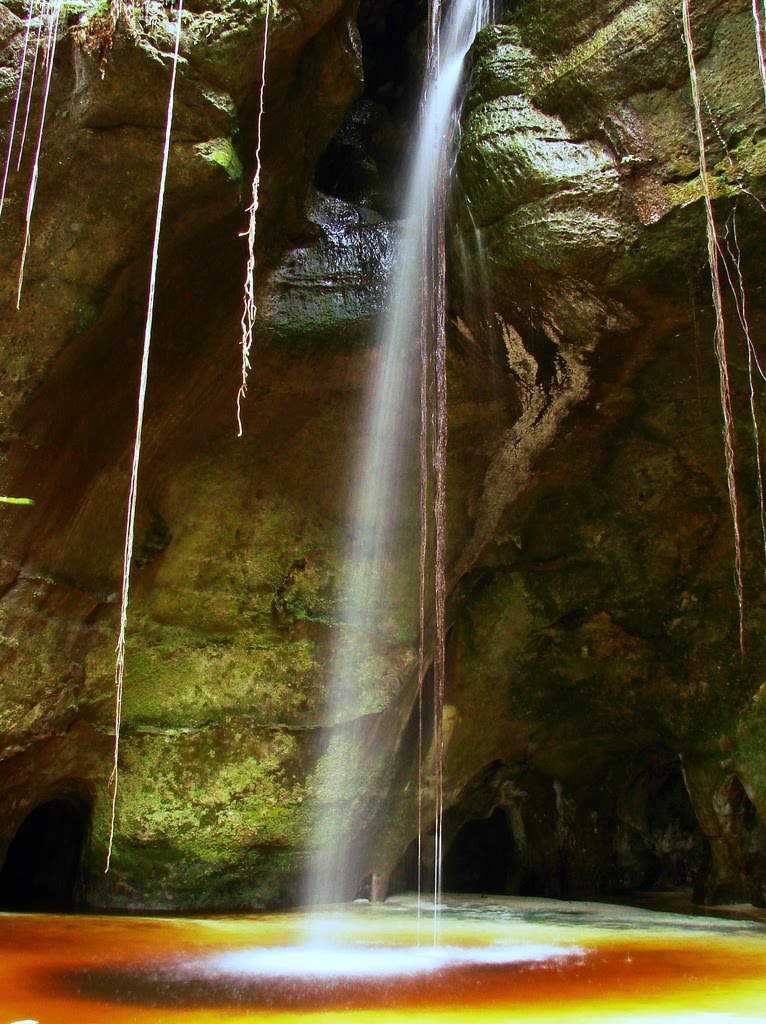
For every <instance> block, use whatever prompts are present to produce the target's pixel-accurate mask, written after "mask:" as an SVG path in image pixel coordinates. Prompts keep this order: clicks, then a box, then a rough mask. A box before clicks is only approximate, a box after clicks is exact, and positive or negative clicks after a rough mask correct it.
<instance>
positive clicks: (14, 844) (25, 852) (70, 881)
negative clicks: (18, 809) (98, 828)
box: [0, 797, 90, 911]
mask: <svg viewBox="0 0 766 1024" xmlns="http://www.w3.org/2000/svg"><path fill="white" fill-rule="evenodd" d="M89 821H90V812H89V809H88V807H87V805H86V804H85V803H84V801H82V800H79V799H76V798H72V797H66V798H61V797H58V798H56V799H53V800H48V801H47V802H46V803H44V804H40V806H39V807H36V808H35V809H34V810H33V811H32V812H31V813H30V814H28V815H27V817H26V818H25V819H24V821H23V822H22V823H21V826H20V827H19V830H18V831H17V833H16V835H15V836H14V837H13V839H12V841H11V844H10V846H9V847H8V852H7V854H6V857H5V863H4V864H3V867H2V870H0V909H2V910H34V911H61V910H72V909H73V908H74V907H75V906H76V905H77V904H78V902H80V897H81V895H82V888H83V884H82V871H81V866H82V856H83V848H84V845H85V839H86V836H87V834H88V830H89Z"/></svg>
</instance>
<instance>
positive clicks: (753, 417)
mask: <svg viewBox="0 0 766 1024" xmlns="http://www.w3.org/2000/svg"><path fill="white" fill-rule="evenodd" d="M731 223H732V236H731V239H730V238H729V233H728V230H727V233H726V248H727V250H728V253H729V257H730V259H731V262H732V264H733V266H734V269H735V270H736V274H737V282H736V287H735V284H734V281H733V280H732V278H731V274H730V273H729V268H728V266H727V264H726V263H725V262H724V266H725V267H726V276H727V277H728V279H729V286H730V288H731V292H732V295H733V296H734V303H735V306H736V309H737V317H738V319H739V322H740V326H741V327H742V333H743V334H744V335H745V341H746V342H747V379H748V385H749V397H750V422H751V424H752V428H753V443H754V445H755V465H756V470H757V477H758V509H759V513H760V520H761V540H762V544H763V557H764V571H765V572H766V509H765V508H764V489H763V488H764V484H763V455H762V452H761V435H760V428H759V424H758V408H757V403H756V396H755V371H756V370H757V371H758V373H759V374H760V376H761V378H762V379H766V378H764V373H763V368H762V367H761V364H760V361H759V359H758V352H757V351H756V348H755V343H754V342H753V336H752V334H751V332H750V322H749V320H748V316H747V299H746V296H745V278H744V275H743V273H742V250H741V249H740V246H739V239H738V237H737V208H736V206H735V208H734V210H733V212H732V217H731Z"/></svg>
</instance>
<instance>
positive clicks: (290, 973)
mask: <svg viewBox="0 0 766 1024" xmlns="http://www.w3.org/2000/svg"><path fill="white" fill-rule="evenodd" d="M311 916H312V918H313V924H314V925H315V927H314V928H312V933H313V934H315V935H319V934H321V935H322V936H323V939H324V941H323V942H318V943H316V944H314V945H310V946H306V945H303V944H302V936H303V934H304V930H305V926H306V920H305V915H301V914H298V913H289V914H269V915H265V914H264V915H259V916H249V917H222V918H206V919H188V920H186V919H158V918H104V917H56V916H43V915H29V916H17V915H7V914H6V915H0V1024H11V1022H17V1021H31V1020H33V1021H39V1022H40V1024H75V1022H77V1024H91V1022H93V1024H95V1022H98V1024H113V1022H114V1024H117V1022H119V1024H128V1022H130V1024H144V1022H146V1024H148V1022H149V1021H151V1022H153V1024H171V1022H180V1021H184V1022H187V1024H203V1022H204V1024H213V1022H216V1024H217V1022H219V1021H233V1022H237V1021H245V1020H248V1021H263V1022H266V1021H274V1022H276V1021H279V1022H280V1024H292V1022H297V1021H304V1022H308V1021H316V1022H319V1021H322V1022H324V1021H329V1020H335V1019H337V1018H338V1016H339V1015H341V1014H342V1019H343V1021H344V1022H348V1024H357V1022H365V1024H367V1022H372V1021H375V1022H381V1024H382V1022H385V1021H389V1020H391V1021H393V1020H396V1021H397V1022H408V1021H412V1022H414V1021H419V1022H424V1021H434V1022H457V1021H470V1020H481V1021H492V1022H497V1024H500V1022H503V1024H506V1022H513V1021H529V1020H530V1019H531V1018H532V1017H533V1018H534V1020H535V1021H551V1022H553V1021H586V1020H588V1021H589V1020H594V1019H596V1020H598V1021H604V1022H615V1024H617V1022H633V1024H639V1022H640V1024H643V1022H649V1021H651V1022H654V1024H656V1022H659V1021H673V1022H675V1024H682V1022H683V1024H685V1022H691V1021H695V1022H700V1021H701V1022H705V1021H707V1022H716V1024H717V1022H720V1024H723V1022H732V1024H746V1022H755V1021H761V1022H762V1021H766V927H765V926H763V925H760V924H755V923H748V922H735V921H720V920H713V919H708V918H697V917H681V916H677V915H672V916H671V915H666V914H656V913H651V912H648V911H643V910H637V909H633V908H627V907H610V906H605V905H596V904H587V903H561V902H556V901H551V900H524V899H507V900H500V899H497V900H479V899H473V900H472V899H470V898H466V899H460V900H451V901H449V902H448V904H447V905H446V906H445V908H444V911H443V914H442V922H441V940H442V941H441V943H440V945H439V946H438V947H434V946H431V945H429V944H428V942H429V936H428V935H427V934H426V935H424V941H423V943H422V944H419V943H418V920H417V914H416V911H415V907H414V905H413V904H412V903H411V902H410V901H408V900H407V899H405V898H400V899H398V900H395V901H391V902H389V903H387V904H386V905H384V906H382V907H371V906H368V905H366V904H355V905H351V906H347V907H344V908H341V909H340V910H333V911H332V912H329V911H322V910H316V911H313V912H311ZM425 931H426V932H427V931H428V929H425Z"/></svg>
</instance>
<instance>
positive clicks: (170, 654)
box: [0, 0, 766, 908]
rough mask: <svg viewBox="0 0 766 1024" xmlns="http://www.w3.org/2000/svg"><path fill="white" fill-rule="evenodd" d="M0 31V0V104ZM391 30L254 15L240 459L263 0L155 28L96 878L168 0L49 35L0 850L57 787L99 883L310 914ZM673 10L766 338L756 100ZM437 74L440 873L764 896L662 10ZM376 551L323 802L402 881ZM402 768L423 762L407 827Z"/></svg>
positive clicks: (410, 33) (11, 238)
mask: <svg viewBox="0 0 766 1024" xmlns="http://www.w3.org/2000/svg"><path fill="white" fill-rule="evenodd" d="M357 15H358V21H357ZM23 16H24V14H23V11H22V8H21V6H20V5H15V4H14V3H9V4H5V5H0V33H1V34H0V46H1V47H2V49H1V50H0V64H2V66H3V68H5V71H4V72H3V77H2V79H0V124H2V125H7V124H8V123H9V121H10V104H11V102H12V98H13V90H14V89H15V79H14V77H13V76H14V71H13V69H14V68H15V67H17V62H18V60H19V56H20V45H21V40H22V18H23ZM418 17H419V12H418V11H417V10H416V9H415V7H412V5H410V8H407V5H402V4H399V3H396V2H391V3H388V2H384V0H364V2H363V3H362V6H361V10H360V11H359V12H358V11H357V9H356V4H355V3H350V2H344V0H292V2H289V3H288V2H286V0H280V2H279V3H278V4H276V8H275V17H274V21H273V32H272V37H271V42H270V50H269V72H268V81H267V92H266V104H267V106H266V120H265V135H264V149H263V153H264V178H263V191H262V216H261V220H260V226H259V268H260V270H259V274H260V277H259V306H260V316H259V320H258V325H257V332H258V333H257V338H256V346H255V349H254V358H253V372H252V376H251V385H250V394H249V397H248V400H247V404H246V407H245V416H246V420H245V437H244V438H243V439H241V440H238V439H237V438H236V437H235V419H234V396H235V394H236V389H237V383H238V372H239V351H238V338H239V318H240V315H241V297H240V296H241V285H242V281H243V276H244V246H243V242H242V239H241V237H240V232H241V231H242V230H243V228H244V224H245V220H246V210H245V208H246V205H247V201H248V193H249V179H250V176H251V174H252V167H253V146H254V132H255V119H256V114H257V91H258V85H259V82H258V76H259V72H260V62H261V52H262V51H261V46H262V33H263V25H264V4H263V3H262V2H253V3H247V2H244V0H242V2H240V0H234V2H231V3H225V4H219V5H203V4H202V3H197V2H196V0H194V2H193V3H192V4H191V5H190V7H189V10H188V13H187V15H186V19H185V21H184V33H183V39H182V47H181V53H182V56H183V58H184V60H183V63H182V65H181V68H180V71H179V86H178V105H177V111H176V130H175V132H174V141H173V147H172V152H171V162H170V177H169V184H168V196H167V207H166V219H165V226H164V230H163V242H162V249H161V260H160V277H159V288H158V305H157V317H156V327H155V338H154V348H153V355H152V364H151V371H150V373H151V377H150V388H149V394H148V405H147V422H146V435H145V444H144V462H143V465H142V474H141V481H140V502H139V517H138V533H137V548H138V554H137V560H136V572H135V576H134V582H133V591H132V593H133V597H132V610H131V618H130V629H129V642H128V652H127V672H126V690H125V710H124V719H123V740H122V769H121V784H120V798H119V804H118V818H117V834H116V842H115V849H114V859H113V866H112V869H111V871H110V873H109V874H108V875H106V876H104V875H103V874H102V870H103V862H104V856H105V843H106V836H107V826H108V811H109V774H110V771H111V747H112V740H113V737H112V730H113V724H112V723H113V678H112V677H113V664H112V661H113V648H114V643H115V637H116V632H117V600H118V598H117V594H118V591H119V575H120V571H121V556H122V536H121V534H122V530H123V522H124V509H125V502H126V490H127V483H128V477H129V460H130V453H131V446H132V431H133V423H134V416H135V412H134V409H135V391H136V382H137V375H138V363H139V360H140V339H141V337H142V334H143V316H144V309H145V296H146V288H147V280H148V261H149V244H150V234H151V230H152V221H153V213H154V204H155V200H156V187H157V180H158V177H159V167H160V160H161V141H162V134H163V128H164V117H165V102H166V97H167V85H168V72H169V58H168V51H169V50H170V49H171V25H170V18H171V12H170V11H169V10H168V9H166V8H164V7H162V6H161V5H160V4H148V5H145V7H143V8H141V9H139V8H137V7H133V6H130V5H127V4H123V6H122V8H121V13H120V16H119V18H117V19H116V20H115V19H114V18H112V15H111V14H110V13H109V11H104V10H102V8H101V7H100V6H96V5H94V7H93V8H87V9H86V10H85V11H84V12H83V11H79V10H78V11H74V12H72V13H68V14H67V15H66V19H67V21H66V24H64V23H63V22H62V27H61V32H60V37H59V43H58V53H57V58H56V65H55V67H54V74H53V79H52V91H51V100H50V104H51V106H50V109H49V113H48V119H47V122H46V129H45V136H44V146H43V150H42V157H43V159H42V163H41V167H40V182H39V188H38V197H37V201H36V205H35V211H34V216H33V223H32V243H31V249H30V255H29V260H28V268H27V274H26V281H25V286H24V295H23V301H22V304H21V309H20V310H19V311H17V310H16V308H15V281H16V265H15V259H16V254H17V253H18V251H19V245H20V239H21V238H22V236H23V214H24V208H25V203H26V192H25V189H26V187H27V183H28V180H29V170H30V168H29V166H28V160H29V154H28V155H27V157H26V158H25V161H26V162H25V163H24V164H23V165H22V171H21V172H20V173H18V174H17V173H16V172H15V171H14V172H13V173H12V174H11V176H10V178H9V184H10V189H9V195H8V200H7V203H6V208H5V210H4V212H3V217H2V220H1V221H0V244H2V246H3V251H4V252H6V253H10V254H11V257H10V258H9V259H8V260H7V261H5V268H6V269H5V270H2V271H0V304H1V305H2V322H3V324H4V325H7V326H6V327H5V328H4V331H3V339H2V353H3V355H2V360H1V361H0V373H2V385H0V393H1V394H0V402H1V403H2V404H1V405H0V408H1V409H2V436H3V462H2V466H0V474H1V477H0V480H1V483H0V493H3V494H23V495H26V496H29V497H32V498H34V500H35V506H34V508H31V509H30V508H23V507H10V506H7V507H4V506H1V505H0V540H1V541H2V557H3V561H2V563H0V566H1V570H2V571H1V572H0V598H1V600H0V616H2V624H0V634H1V638H0V665H1V666H2V677H3V687H2V695H0V856H1V855H2V853H3V851H4V850H6V849H7V848H8V846H9V844H10V843H11V841H12V839H13V837H14V835H15V834H16V833H17V831H18V829H19V827H20V826H21V824H22V822H23V821H24V820H25V819H26V818H27V816H28V814H29V812H30V811H31V810H33V809H34V808H35V807H39V806H42V805H44V804H46V803H47V802H50V801H53V800H57V799H58V800H69V801H73V802H76V804H77V807H78V808H82V807H85V808H87V818H88V829H89V833H88V842H87V854H86V860H85V868H84V875H83V879H84V880H83V893H82V895H83V898H84V899H85V900H86V901H87V902H88V903H89V904H90V905H93V906H131V907H174V908H178V907H192V906H194V907H210V908H212V907H223V906H261V905H273V904H277V903H283V902H286V901H290V900H295V899H297V898H299V882H298V879H299V874H300V870H301V867H302V862H303V859H304V857H305V852H306V849H307V846H308V844H309V831H308V830H309V824H310V820H311V810H312V808H313V806H314V803H315V798H316V786H317V781H316V779H317V766H316V758H317V751H318V749H319V747H318V744H319V736H320V733H321V731H322V725H323V713H324V699H325V686H326V682H327V665H328V662H329V651H330V646H331V643H332V640H333V637H334V636H336V635H337V632H338V631H339V630H342V628H343V625H342V623H339V622H338V620H337V611H338V609H337V601H338V593H339V586H340V582H341V575H342V564H341V555H340V552H341V548H342V540H343V522H344V516H345V508H346V504H347V499H348V494H347V491H348V481H349V477H350V467H351V465H352V460H353V454H354V443H355V439H356V436H357V434H358V432H359V424H360V422H361V416H362V414H363V408H362V406H363V401H364V394H365V391H364V382H365V380H366V377H367V373H368V370H369V367H370V365H371V362H372V361H373V360H374V358H375V349H374V345H373V344H371V342H372V340H373V339H374V320H375V316H376V314H377V313H378V312H379V310H380V308H381V306H382V303H383V301H384V294H385V288H384V282H385V279H386V277H387V274H388V270H389V267H390V265H391V261H392V260H393V259H395V258H396V257H395V252H396V224H395V222H394V221H393V220H392V216H394V215H395V210H396V196H397V192H398V181H399V175H400V172H401V163H402V158H403V155H404V154H405V153H406V149H407V139H408V137H409V136H408V132H409V130H410V129H409V128H408V127H407V126H408V123H410V124H411V116H410V121H409V122H408V119H407V110H408V107H407V100H408V98H410V97H411V96H412V95H413V92H414V91H416V90H415V89H414V86H413V83H415V84H416V82H417V66H418V56H417V55H418V39H419V28H418ZM110 19H111V20H110ZM692 19H693V27H694V31H695V39H696V45H697V60H698V64H699V72H700V80H701V85H702V88H703V91H704V97H705V102H704V111H703V114H704V121H705V128H706V132H707V143H708V158H709V165H710V169H711V171H710V182H709V183H710V187H711V190H712V192H713V195H714V197H715V213H716V217H717V220H718V223H719V227H720V229H721V232H722V237H723V238H724V243H723V244H724V249H726V247H727V245H728V246H729V247H730V248H731V251H732V253H735V249H734V240H735V230H736V242H737V243H738V244H739V246H740V250H741V267H742V269H743V273H744V278H745V282H746V289H747V309H748V314H749V317H750V325H751V328H752V330H751V334H752V338H753V339H754V341H755V345H756V348H757V349H758V350H759V351H760V338H761V337H762V336H763V327H764V310H763V302H762V291H761V287H760V282H759V279H758V273H757V268H758V267H759V265H761V261H762V260H763V258H764V255H765V254H764V251H763V244H762V239H763V237H764V233H763V225H762V223H761V219H762V218H763V216H764V214H763V210H762V208H761V205H760V201H761V199H762V198H764V197H766V178H765V175H766V162H764V156H765V155H766V149H764V140H765V139H766V117H765V115H764V98H763V88H762V85H761V81H760V78H759V72H758V67H757V63H756V49H755V37H754V34H753V25H752V16H751V13H750V4H749V3H747V2H745V0H727V2H723V0H693V2H692ZM357 25H358V26H360V27H361V29H362V39H361V41H360V36H359V32H358V28H357ZM110 42H111V45H108V47H107V44H108V43H110ZM104 59H105V64H104ZM102 70H103V71H104V77H103V78H102V77H101V72H102ZM365 77H366V84H365ZM467 84H468V91H467V99H466V104H465V109H464V115H463V130H462V138H461V146H460V151H459V154H458V157H457V165H456V179H455V180H456V185H455V190H454V195H455V201H454V209H453V210H452V213H451V218H450V239H451V241H450V278H451V305H450V311H449V312H450V323H451V335H450V402H451V412H450V436H451V446H450V465H449V480H450V517H449V519H450V528H449V529H450V536H449V549H450V594H451V597H450V642H449V664H450V679H449V686H448V695H447V700H448V707H447V708H446V709H445V736H446V737H447V738H448V746H447V762H446V774H445V786H446V794H447V807H448V813H447V817H446V819H445V822H446V824H445V833H446V837H447V841H448V845H450V846H451V852H448V860H447V869H446V877H447V880H448V881H449V880H450V879H451V880H452V884H454V885H455V886H458V887H460V886H463V887H465V886H474V885H475V886H476V887H478V888H481V887H482V886H489V885H492V886H500V887H502V889H503V890H504V891H509V892H525V893H538V894H539V893H544V894H556V895H592V894H594V893H598V894H614V893H617V892H622V891H626V890H633V889H640V888H650V887H682V888H684V887H685V888H694V890H695V894H696V898H697V899H698V900H700V901H703V902H720V901H722V900H728V899H749V900H751V901H753V902H756V903H759V904H763V903H764V901H766V888H764V886H766V846H765V843H764V834H763V821H764V816H765V815H766V769H764V736H765V732H764V729H765V723H764V717H763V705H764V698H763V692H762V689H763V688H762V675H761V665H762V659H763V649H762V646H763V641H762V636H763V632H764V631H763V626H764V622H763V615H764V612H763V601H762V597H761V594H762V579H763V572H764V563H763V559H764V554H763V542H762V539H761V536H760V515H759V501H758V493H757V480H756V469H755V460H754V455H753V452H754V446H753V441H752V434H751V428H750V411H749V380H748V375H747V367H748V360H747V349H746V347H745V343H744V339H743V336H742V332H741V330H740V329H739V327H738V322H737V315H736V310H735V308H734V303H733V300H732V298H731V297H730V296H729V297H728V298H727V318H728V320H727V322H728V327H729V331H728V340H729V352H730V359H731V373H732V385H733V398H734V408H735V421H736V434H735V442H736V452H737V468H738V481H739V487H740V517H741V526H742V531H743V537H744V580H745V641H746V642H745V650H744V655H741V654H740V649H739V642H738V618H737V607H736V601H735V595H734V588H733V583H732V567H733V547H732V527H731V520H730V517H729V513H728V500H727V495H726V491H725V486H724V471H723V448H722V440H721V412H720V400H719V396H718V380H717V374H718V370H717V366H716V363H715V359H714V354H713V345H712V334H713V327H712V321H711V310H710V298H709V294H710V293H709V275H708V271H707V268H706V239H705V221H704V209H703V203H702V196H703V190H702V182H701V180H700V176H699V164H698V147H697V141H696V136H695V134H694V119H693V110H692V107H691V103H690V91H689V83H688V66H687V56H686V52H685V49H684V47H683V45H682V38H681V30H680V22H679V6H678V5H677V4H676V5H674V4H672V3H667V2H665V0H641V2H633V3H630V2H618V0H600V2H599V3H596V4H594V3H585V2H583V3H569V4H567V5H563V6H562V5H561V4H556V3H553V2H552V0H551V2H549V0H542V2H540V0H537V2H535V3H532V2H531V0H530V2H527V0H517V2H514V3H508V4H506V5H505V10H504V12H503V14H502V16H501V19H500V23H499V24H498V25H496V26H494V27H493V28H491V29H489V30H487V31H486V32H485V33H483V35H482V36H481V37H480V39H479V40H478V41H477V43H476V46H475V47H474V52H473V54H472V60H471V69H470V77H469V80H468V83H467ZM363 91H364V97H363V98H362V99H360V97H361V96H362V93H363ZM35 99H36V102H39V98H38V97H37V94H35ZM410 115H411V111H410ZM4 138H6V139H7V136H4ZM6 145H7V142H6ZM315 181H316V183H318V184H319V186H320V187H321V188H322V189H324V192H325V193H327V194H323V193H321V192H318V191H317V190H316V187H315V184H314V183H315ZM466 200H467V201H466ZM735 217H736V220H735ZM729 268H730V273H731V274H732V275H733V280H734V284H735V290H736V287H737V282H736V277H734V275H735V273H736V268H735V265H734V263H733V262H732V260H731V258H729ZM761 393H762V386H761V385H758V384H756V401H757V403H758V404H757V408H758V409H760V408H761V404H760V402H761V399H760V395H761ZM409 555H410V553H409V552H403V553H402V556H401V561H400V563H397V564H393V565H392V574H393V575H394V576H395V577H396V579H397V581H398V592H397V600H396V602H395V606H394V607H392V609H391V614H390V615H389V616H387V617H386V624H385V625H384V626H382V627H381V635H380V644H379V647H378V648H376V654H375V657H376V659H377V662H376V663H377V664H378V665H379V666H380V668H379V677H380V687H379V689H378V690H377V691H376V693H375V694H370V695H367V697H366V699H365V700H364V702H363V706H361V707H360V708H359V714H360V715H362V716H363V719H362V721H363V728H364V730H366V733H367V734H368V736H369V749H370V751H371V752H373V753H371V756H370V763H369V765H368V771H367V773H366V777H365V779H363V780H362V779H360V780H359V783H358V786H356V787H355V790H354V792H353V793H349V794H348V799H349V801H351V803H352V805H353V808H354V810H353V815H354V819H355V820H356V821H357V823H358V829H357V832H356V834H355V835H350V836H349V842H351V843H353V844H354V845H355V846H356V848H357V850H358V860H359V864H360V876H359V878H356V879H350V880H349V886H350V891H351V892H352V893H353V892H354V891H356V889H357V888H358V886H359V885H360V884H361V883H362V881H363V879H364V878H365V877H366V876H370V877H371V879H372V880H371V882H370V885H371V886H372V892H373V894H374V895H380V894H381V893H382V892H384V891H385V890H386V888H388V887H389V885H390V886H392V887H394V888H396V887H397V886H399V885H408V884H412V882H413V871H414V870H415V869H414V868H413V864H412V854H411V851H412V845H411V844H412V841H413V839H414V837H415V833H416V829H417V824H416V823H417V785H416V783H417V770H416V764H415V751H416V748H417V723H416V720H415V712H416V704H417V701H416V679H415V678H414V674H413V667H412V666H413V663H414V647H413V644H414V640H413V637H414V634H415V627H416V622H415V615H414V613H413V607H412V589H411V586H410V585H409V584H410V582H411V568H412V561H411V559H410V558H409ZM408 562H409V564H408ZM429 742H430V740H429V737H428V735H426V737H425V743H426V748H428V744H429ZM432 794H433V779H432V778H430V777H429V776H428V773H427V777H426V779H425V811H426V814H428V813H429V805H430V802H431V801H432ZM427 846H428V841H427V840H426V847H427ZM495 849H496V850H499V851H501V853H500V854H499V855H498V856H499V857H500V860H501V861H502V864H504V865H505V870H504V871H503V870H500V872H499V874H498V869H497V868H496V866H493V865H494V863H495V862H494V861H492V856H490V854H491V852H492V850H495ZM487 851H490V853H487ZM487 858H489V859H487ZM496 859H497V858H496ZM485 862H486V863H485ZM482 865H484V866H482ZM490 878H491V879H492V880H491V881H489V879H490Z"/></svg>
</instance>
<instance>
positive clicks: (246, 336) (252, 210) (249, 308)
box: [237, 0, 271, 437]
mask: <svg viewBox="0 0 766 1024" xmlns="http://www.w3.org/2000/svg"><path fill="white" fill-rule="evenodd" d="M270 18H271V0H266V20H265V22H264V26H263V62H262V65H261V95H260V105H259V108H258V127H257V133H256V142H255V174H254V176H253V192H252V201H251V203H250V207H249V209H248V213H249V214H250V222H249V225H248V229H247V254H248V255H247V271H246V274H245V308H244V310H243V312H242V383H241V384H240V386H239V391H238V392H237V437H242V434H243V430H242V402H243V401H244V400H245V398H246V397H247V376H248V374H249V372H250V350H251V349H252V347H253V328H254V326H255V318H256V315H257V313H258V307H257V305H256V302H255V235H256V224H257V218H258V206H259V204H260V192H261V141H262V129H263V109H264V97H265V94H266V57H267V53H268V48H269V21H270Z"/></svg>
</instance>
